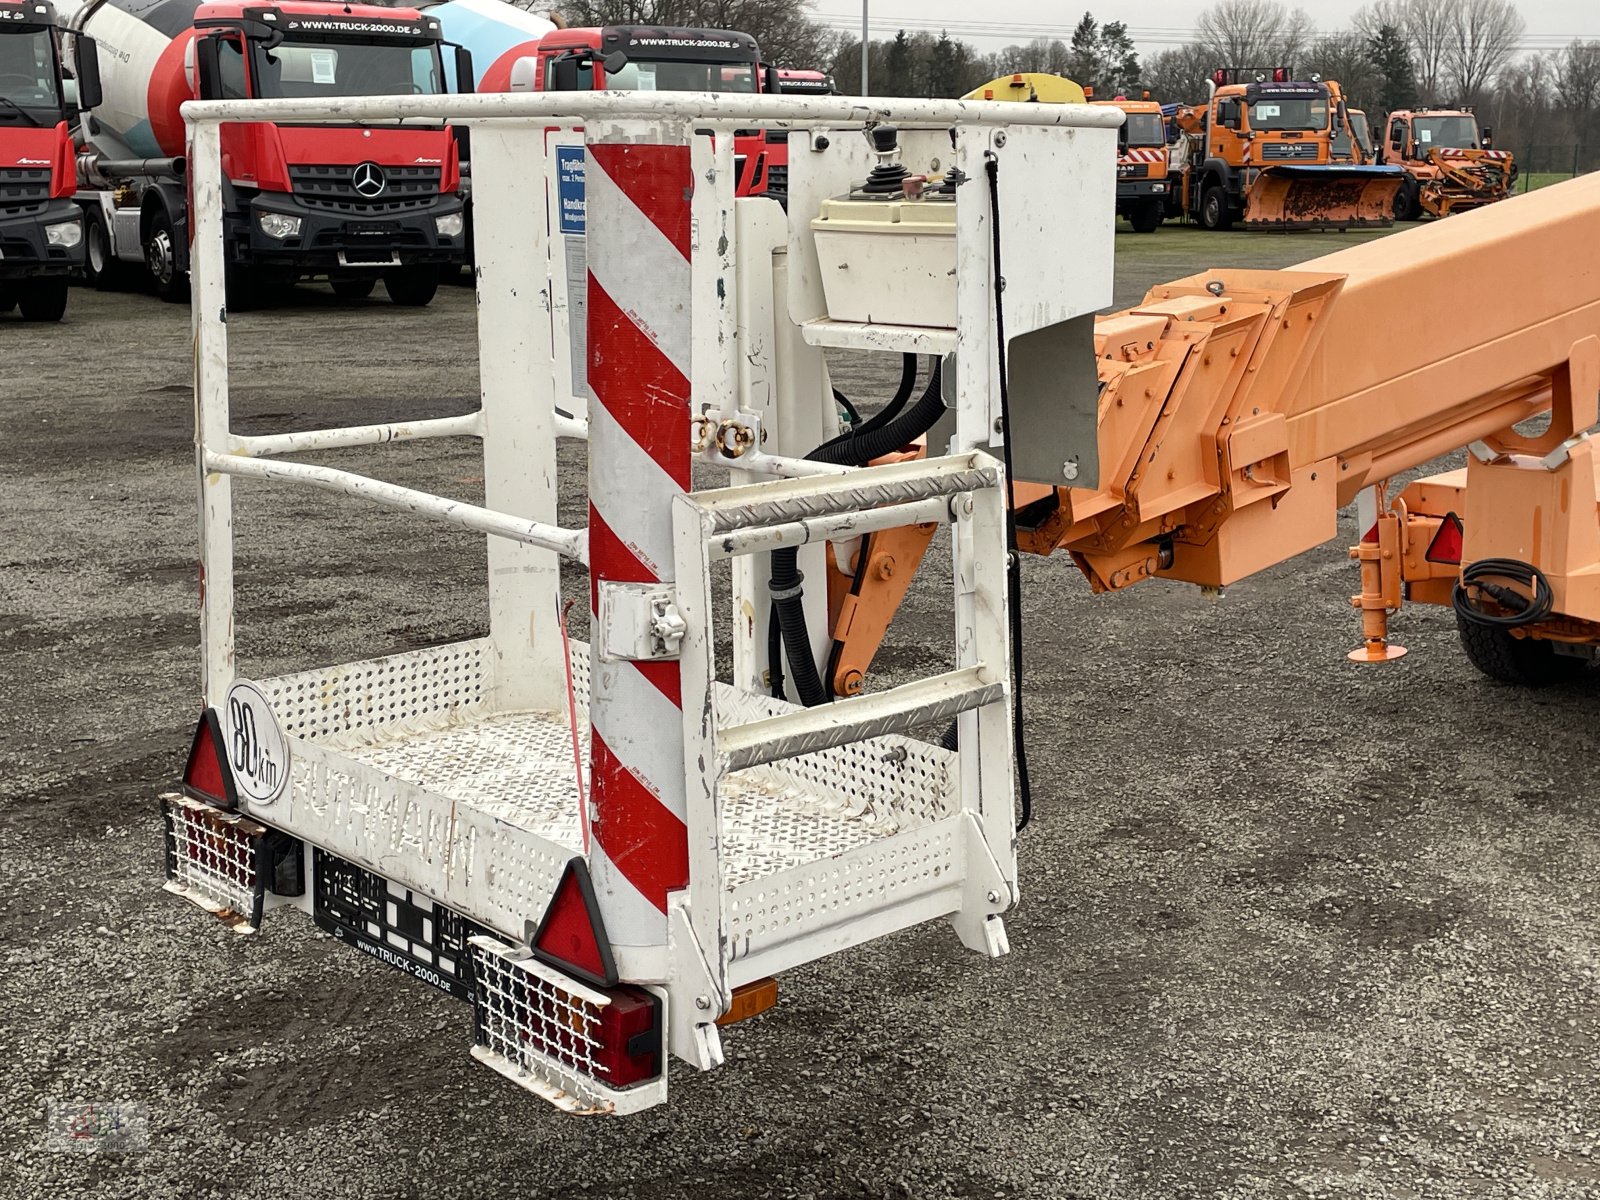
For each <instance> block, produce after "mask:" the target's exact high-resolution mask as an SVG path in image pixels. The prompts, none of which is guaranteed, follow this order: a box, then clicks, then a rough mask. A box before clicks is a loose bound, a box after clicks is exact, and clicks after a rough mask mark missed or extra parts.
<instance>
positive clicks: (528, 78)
mask: <svg viewBox="0 0 1600 1200" xmlns="http://www.w3.org/2000/svg"><path fill="white" fill-rule="evenodd" d="M511 90H512V91H513V92H537V91H538V90H539V60H538V59H537V58H519V59H517V61H516V62H514V63H512V64H511Z"/></svg>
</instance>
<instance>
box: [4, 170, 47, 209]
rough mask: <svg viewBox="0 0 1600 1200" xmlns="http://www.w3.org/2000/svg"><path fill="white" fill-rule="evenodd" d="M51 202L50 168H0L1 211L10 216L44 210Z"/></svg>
mask: <svg viewBox="0 0 1600 1200" xmlns="http://www.w3.org/2000/svg"><path fill="white" fill-rule="evenodd" d="M49 202H50V171H49V169H48V168H34V167H5V168H3V169H0V212H3V213H4V214H5V215H6V216H8V217H21V216H27V215H29V214H30V213H36V212H43V211H44V208H45V205H46V204H48V203H49Z"/></svg>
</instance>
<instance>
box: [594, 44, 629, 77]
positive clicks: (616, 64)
mask: <svg viewBox="0 0 1600 1200" xmlns="http://www.w3.org/2000/svg"><path fill="white" fill-rule="evenodd" d="M600 65H601V66H602V67H604V68H605V69H606V74H607V75H615V74H616V73H617V72H618V71H620V70H622V68H623V67H625V66H627V65H628V55H627V53H626V52H625V51H622V50H613V51H612V52H611V53H610V54H608V55H606V56H605V57H604V58H603V59H601V60H600Z"/></svg>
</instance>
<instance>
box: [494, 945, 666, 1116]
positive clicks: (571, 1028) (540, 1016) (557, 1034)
mask: <svg viewBox="0 0 1600 1200" xmlns="http://www.w3.org/2000/svg"><path fill="white" fill-rule="evenodd" d="M471 945H472V977H473V985H474V990H475V995H474V1002H473V1013H474V1024H475V1026H476V1030H477V1038H476V1042H477V1044H476V1045H475V1046H474V1047H473V1050H472V1053H473V1057H475V1058H477V1059H479V1060H480V1061H482V1062H485V1063H487V1064H488V1065H489V1066H492V1067H493V1068H494V1069H495V1070H497V1071H499V1072H500V1073H501V1074H502V1075H504V1076H506V1077H507V1078H508V1079H511V1080H512V1081H513V1082H515V1083H517V1084H519V1085H520V1086H522V1087H525V1088H527V1089H528V1090H529V1091H533V1092H536V1093H538V1094H539V1095H542V1096H544V1097H545V1098H546V1099H548V1100H551V1101H553V1102H554V1103H556V1104H558V1105H560V1106H561V1107H563V1108H566V1109H569V1110H570V1111H573V1112H589V1113H623V1112H633V1111H637V1110H639V1109H641V1108H647V1107H649V1106H650V1105H652V1104H657V1103H659V1102H660V1101H661V1100H662V1099H664V1098H665V1087H666V1076H665V1071H664V1062H663V1058H662V1055H663V1051H664V1047H663V1034H662V1030H663V1028H664V1014H663V1008H664V1003H663V1001H662V1000H661V999H660V998H659V997H658V996H656V995H655V994H654V993H653V992H649V991H646V990H645V989H644V988H640V987H634V986H632V985H630V984H618V985H616V986H613V987H607V988H597V987H591V986H589V985H588V984H586V983H584V982H582V981H581V980H578V979H574V978H572V977H571V976H569V975H567V974H565V973H564V972H562V971H558V970H556V969H555V968H553V967H550V966H546V965H545V964H544V963H542V962H540V961H539V960H538V959H536V958H534V957H533V956H532V955H531V954H530V952H529V951H528V950H526V949H524V948H523V947H520V946H515V947H513V946H508V945H506V944H504V943H503V942H501V941H499V940H498V939H496V938H493V937H489V936H486V935H479V936H477V937H474V938H472V939H471Z"/></svg>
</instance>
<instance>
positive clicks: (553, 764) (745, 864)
mask: <svg viewBox="0 0 1600 1200" xmlns="http://www.w3.org/2000/svg"><path fill="white" fill-rule="evenodd" d="M375 734H376V736H375ZM580 734H581V736H580V738H579V744H580V746H581V753H582V756H583V771H584V776H585V779H587V777H588V771H589V763H588V736H587V734H588V730H587V727H586V726H584V727H583V728H581V729H580ZM323 744H324V745H325V746H326V747H327V748H328V749H330V750H336V751H338V752H339V753H341V754H343V755H346V756H348V757H349V758H352V759H354V760H356V761H358V762H361V763H363V764H365V765H366V766H369V767H371V768H373V769H375V770H378V771H381V772H382V773H384V774H385V775H389V776H392V777H394V778H395V779H399V780H403V781H405V782H407V783H411V784H414V785H416V786H418V787H421V788H424V789H426V790H427V791H429V792H431V793H433V794H435V795H438V796H442V797H444V798H445V799H447V800H449V801H451V802H452V803H453V804H455V805H459V806H462V807H465V808H470V809H473V810H476V811H478V812H482V813H485V814H487V815H489V816H492V817H494V818H495V819H497V820H500V821H504V822H506V823H507V824H509V825H512V826H514V827H516V828H518V829H522V830H525V831H527V832H529V833H535V834H538V835H539V836H540V837H543V838H547V839H548V840H550V841H552V842H555V843H557V844H558V845H561V846H564V847H567V848H569V849H570V850H571V851H572V852H573V853H574V854H577V853H579V852H580V847H581V845H582V833H581V830H580V829H579V825H578V790H577V786H576V778H577V770H576V766H575V762H574V755H573V743H572V735H571V733H570V731H569V729H568V727H567V722H566V719H565V716H564V715H563V714H559V713H552V712H514V713H499V714H495V715H492V716H482V717H476V718H466V719H463V718H461V717H460V716H459V715H458V716H456V717H454V718H452V719H449V720H448V723H446V724H442V725H441V726H440V727H438V728H435V729H426V728H418V727H416V725H412V726H411V727H410V728H408V729H406V730H405V731H403V732H399V731H397V732H390V733H387V734H383V733H377V732H376V731H374V730H371V729H367V730H363V731H361V732H359V733H356V734H348V733H347V734H344V735H342V736H338V737H334V738H330V739H327V740H326V741H324V743H323ZM722 808H723V846H722V848H723V853H724V868H723V884H724V887H726V888H728V889H730V890H731V889H733V888H738V887H741V886H744V885H746V884H748V883H750V882H752V881H753V880H756V879H759V878H761V877H763V876H767V875H772V874H775V873H777V872H779V871H783V870H786V869H788V868H791V867H798V866H803V865H804V864H806V863H811V862H816V861H818V860H820V859H824V858H828V857H830V856H832V855H835V854H841V853H844V852H845V851H849V850H853V849H856V848H859V847H862V846H866V845H869V844H870V843H872V842H873V841H874V840H876V839H879V838H883V837H886V836H888V835H890V834H892V833H894V832H895V828H894V826H893V825H886V824H885V823H883V822H882V821H881V820H879V819H877V818H876V817H875V816H874V815H873V814H872V813H871V812H870V811H869V812H866V813H862V814H852V813H851V812H849V811H846V810H845V809H844V808H843V807H842V806H837V805H834V804H831V803H830V802H829V801H828V800H826V799H823V798H819V797H818V796H817V795H816V794H815V792H814V790H812V789H804V790H803V789H802V788H801V787H799V786H794V785H790V784H786V783H785V782H784V781H783V778H782V776H781V774H779V773H777V772H773V771H771V770H765V771H763V770H759V769H758V770H753V771H741V772H735V773H734V774H732V775H730V776H729V777H728V778H727V779H726V780H725V781H724V783H723V789H722Z"/></svg>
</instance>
